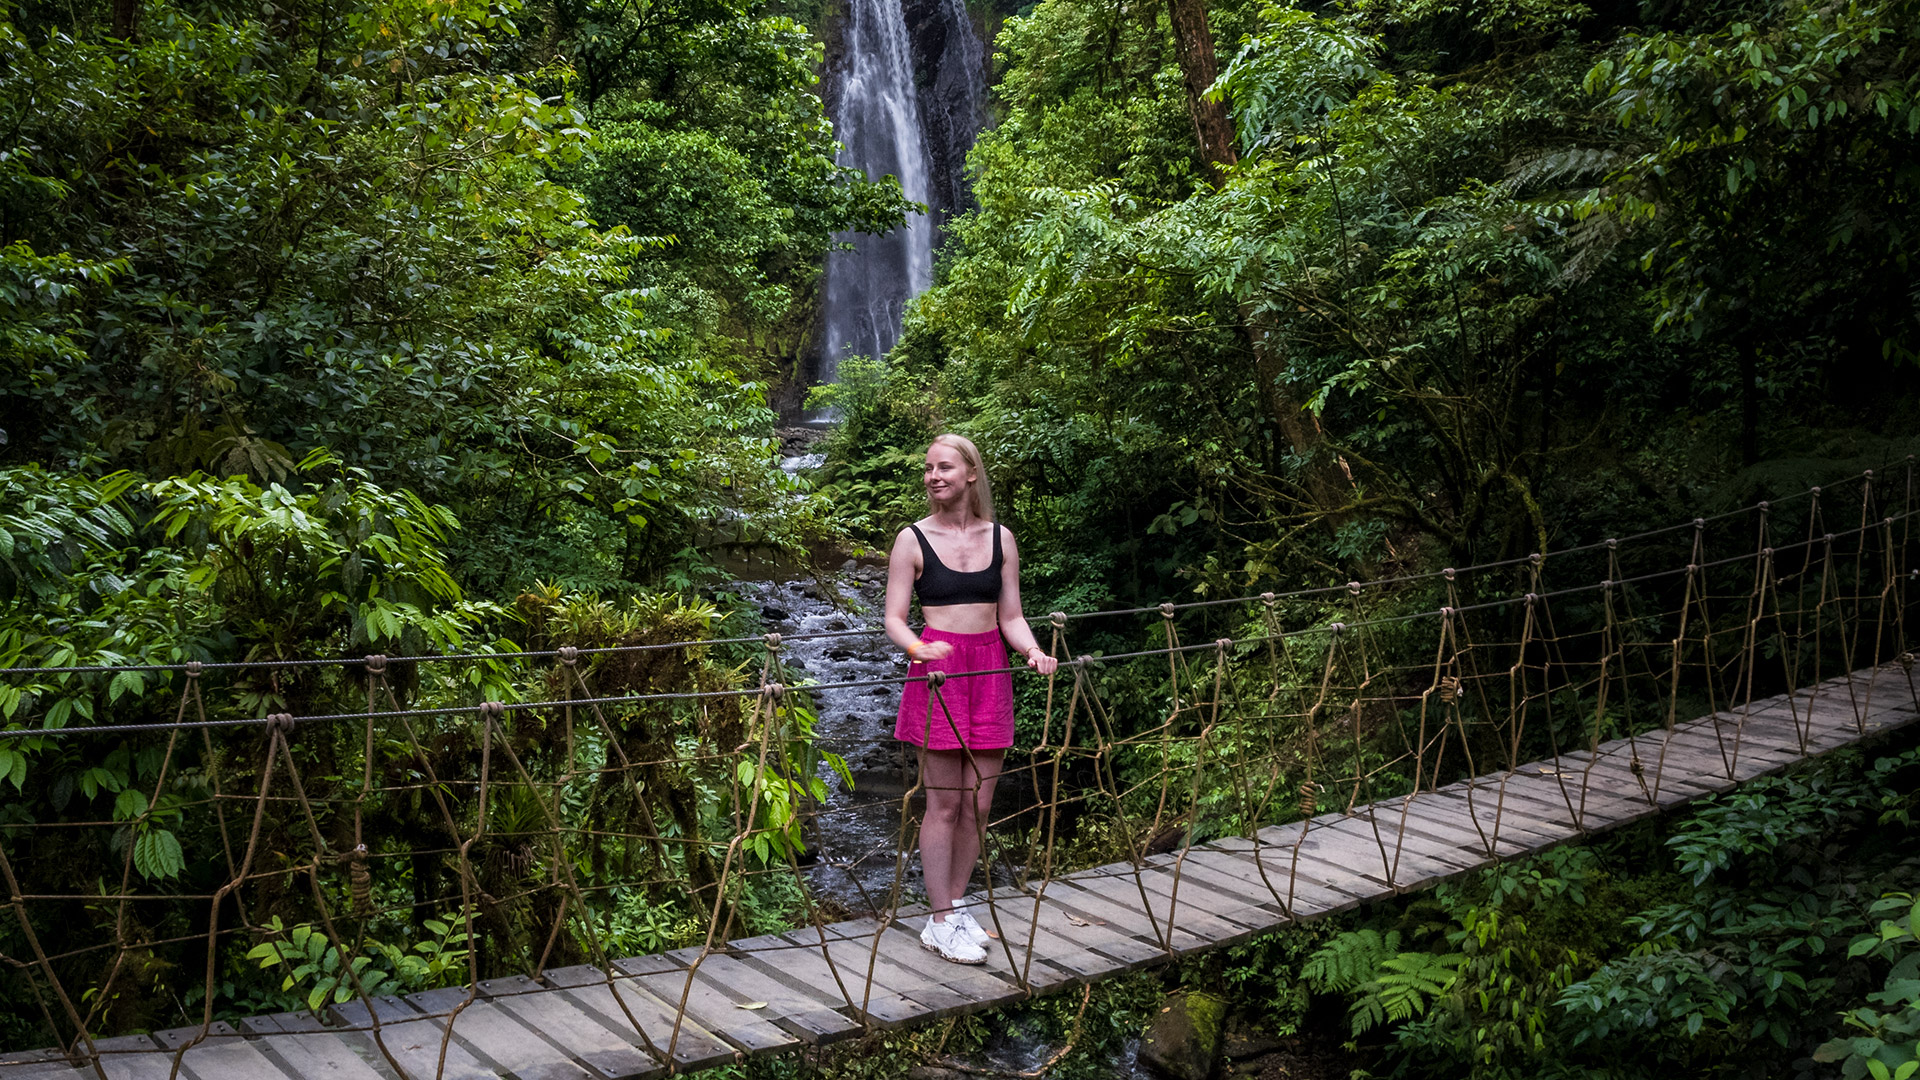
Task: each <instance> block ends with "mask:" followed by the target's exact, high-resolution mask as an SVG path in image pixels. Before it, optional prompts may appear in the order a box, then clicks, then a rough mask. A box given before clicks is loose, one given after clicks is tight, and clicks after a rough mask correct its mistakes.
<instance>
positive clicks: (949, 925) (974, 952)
mask: <svg viewBox="0 0 1920 1080" xmlns="http://www.w3.org/2000/svg"><path fill="white" fill-rule="evenodd" d="M920 944H921V945H923V946H925V947H926V948H928V949H931V950H933V951H934V952H937V953H939V954H940V959H942V960H947V961H951V962H953V963H955V964H984V963H986V962H987V950H985V949H983V948H981V947H980V946H978V945H975V944H974V943H973V941H972V939H970V938H969V937H968V936H967V932H966V931H965V930H964V929H962V928H961V926H960V923H959V922H958V921H957V920H955V919H952V918H949V919H948V920H947V921H946V922H934V921H933V920H932V919H928V920H927V928H926V929H925V930H922V931H920Z"/></svg>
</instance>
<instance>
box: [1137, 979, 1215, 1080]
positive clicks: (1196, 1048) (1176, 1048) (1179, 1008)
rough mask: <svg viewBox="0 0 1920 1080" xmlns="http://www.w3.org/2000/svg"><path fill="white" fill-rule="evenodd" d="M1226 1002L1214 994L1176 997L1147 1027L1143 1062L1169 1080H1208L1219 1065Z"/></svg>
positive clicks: (1141, 1044) (1165, 1005)
mask: <svg viewBox="0 0 1920 1080" xmlns="http://www.w3.org/2000/svg"><path fill="white" fill-rule="evenodd" d="M1226 1019H1227V1002H1226V999H1225V998H1220V997H1215V996H1214V995H1212V994H1203V993H1182V994H1173V995H1171V996H1169V997H1168V998H1167V1000H1166V1004H1164V1005H1163V1006H1161V1008H1160V1012H1159V1014H1158V1015H1156V1016H1155V1017H1154V1018H1153V1022H1152V1023H1151V1024H1149V1025H1147V1034H1146V1037H1145V1038H1143V1039H1141V1041H1140V1060H1141V1061H1144V1062H1146V1063H1147V1064H1148V1065H1150V1066H1152V1067H1153V1068H1154V1069H1155V1070H1156V1071H1158V1072H1160V1073H1161V1074H1163V1075H1165V1076H1167V1077H1169V1078H1170V1080H1208V1078H1209V1077H1211V1076H1212V1075H1213V1072H1214V1067H1215V1066H1216V1065H1218V1064H1219V1061H1220V1044H1221V1033H1222V1031H1223V1029H1224V1028H1225V1027H1226Z"/></svg>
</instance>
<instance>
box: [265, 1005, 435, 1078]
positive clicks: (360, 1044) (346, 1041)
mask: <svg viewBox="0 0 1920 1080" xmlns="http://www.w3.org/2000/svg"><path fill="white" fill-rule="evenodd" d="M240 1027H241V1029H242V1030H245V1031H248V1032H251V1033H253V1034H255V1035H265V1036H269V1037H268V1038H265V1039H262V1040H260V1046H261V1048H262V1049H264V1050H265V1051H266V1052H267V1056H269V1057H272V1058H274V1059H276V1060H278V1061H279V1062H280V1064H281V1065H282V1066H283V1067H284V1068H285V1070H286V1072H287V1073H288V1074H289V1075H291V1076H298V1077H301V1078H303V1080H376V1078H377V1080H394V1077H395V1076H396V1075H397V1074H396V1073H395V1072H394V1071H393V1066H391V1065H389V1064H387V1061H386V1059H385V1058H383V1057H381V1056H380V1051H379V1050H378V1049H377V1048H376V1047H375V1046H374V1045H373V1043H372V1042H370V1041H369V1040H367V1039H366V1038H365V1037H364V1036H362V1035H359V1034H356V1033H353V1032H344V1033H335V1032H332V1031H329V1030H328V1029H327V1028H326V1027H325V1026H324V1025H322V1024H321V1023H320V1020H319V1018H317V1017H315V1016H314V1015H313V1014H312V1013H274V1014H272V1015H269V1016H253V1017H248V1018H247V1019H245V1020H242V1021H241V1022H240Z"/></svg>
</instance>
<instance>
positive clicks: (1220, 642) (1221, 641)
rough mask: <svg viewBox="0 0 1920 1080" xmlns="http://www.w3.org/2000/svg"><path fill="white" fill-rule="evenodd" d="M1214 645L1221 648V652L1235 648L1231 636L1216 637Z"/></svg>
mask: <svg viewBox="0 0 1920 1080" xmlns="http://www.w3.org/2000/svg"><path fill="white" fill-rule="evenodd" d="M1213 647H1214V648H1216V649H1219V650H1220V651H1221V652H1226V651H1227V650H1228V649H1231V648H1233V639H1232V638H1230V637H1223V638H1214V639H1213Z"/></svg>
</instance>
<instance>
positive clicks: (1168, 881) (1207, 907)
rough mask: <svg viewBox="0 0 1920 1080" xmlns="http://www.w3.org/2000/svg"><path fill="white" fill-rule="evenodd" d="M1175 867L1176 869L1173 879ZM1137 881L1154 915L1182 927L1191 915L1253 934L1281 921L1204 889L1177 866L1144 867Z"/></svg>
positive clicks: (1125, 878)
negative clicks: (1143, 888) (1145, 891)
mask: <svg viewBox="0 0 1920 1080" xmlns="http://www.w3.org/2000/svg"><path fill="white" fill-rule="evenodd" d="M1176 866H1178V867H1179V873H1178V875H1177V876H1176V873H1175V868H1176ZM1109 880H1113V881H1119V882H1124V883H1127V884H1128V885H1130V884H1131V883H1132V882H1133V881H1134V877H1133V875H1132V874H1122V875H1115V876H1113V877H1111V878H1110V879H1109ZM1139 882H1140V884H1141V885H1144V886H1145V887H1146V889H1147V894H1148V897H1149V899H1150V900H1151V901H1152V904H1153V911H1154V914H1155V915H1157V916H1158V917H1160V918H1161V919H1163V920H1166V919H1171V920H1172V921H1173V922H1174V923H1175V924H1176V925H1180V926H1183V927H1184V926H1187V925H1188V916H1189V915H1190V914H1194V913H1199V914H1201V915H1204V916H1209V917H1212V918H1214V919H1217V920H1219V921H1221V922H1226V923H1231V924H1233V925H1235V926H1238V927H1240V928H1241V929H1242V930H1245V931H1249V932H1251V933H1255V934H1258V933H1264V932H1265V931H1267V930H1271V929H1273V928H1274V927H1275V926H1278V925H1279V924H1280V923H1281V922H1282V920H1283V917H1282V916H1281V914H1280V913H1279V912H1278V911H1276V910H1274V909H1272V908H1269V907H1267V906H1265V905H1263V904H1257V903H1249V902H1248V901H1246V900H1242V899H1241V898H1240V897H1238V896H1236V895H1233V894H1232V893H1223V892H1218V891H1216V890H1213V889H1210V888H1208V887H1207V885H1206V883H1205V882H1203V881H1201V880H1199V877H1198V875H1196V874H1188V873H1186V868H1185V866H1184V865H1181V864H1178V863H1166V864H1163V865H1155V866H1149V867H1146V868H1145V869H1144V870H1142V871H1141V873H1140V875H1139Z"/></svg>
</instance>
